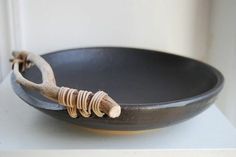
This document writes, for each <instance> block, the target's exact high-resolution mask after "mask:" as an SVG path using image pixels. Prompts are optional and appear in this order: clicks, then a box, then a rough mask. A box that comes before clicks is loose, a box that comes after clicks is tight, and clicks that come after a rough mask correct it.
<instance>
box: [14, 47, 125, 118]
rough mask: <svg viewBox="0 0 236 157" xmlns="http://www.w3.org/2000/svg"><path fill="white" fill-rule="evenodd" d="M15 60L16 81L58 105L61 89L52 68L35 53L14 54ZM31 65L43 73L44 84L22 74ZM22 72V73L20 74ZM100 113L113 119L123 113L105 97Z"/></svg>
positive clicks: (113, 102) (73, 98)
mask: <svg viewBox="0 0 236 157" xmlns="http://www.w3.org/2000/svg"><path fill="white" fill-rule="evenodd" d="M13 56H14V59H11V61H12V63H13V64H12V67H13V73H14V75H15V77H16V81H17V82H18V83H19V84H21V85H22V86H24V87H26V88H28V89H30V90H36V91H38V92H40V93H41V94H42V95H43V96H45V97H47V98H48V99H50V100H53V101H55V102H57V103H58V93H59V90H60V87H58V86H57V85H56V80H55V76H54V73H53V70H52V68H51V66H50V65H49V64H48V63H47V62H46V61H45V60H44V59H43V58H42V57H41V56H39V55H35V54H33V53H29V52H25V51H20V52H13ZM31 64H35V65H36V66H37V67H38V68H39V70H40V72H41V73H42V83H40V84H37V83H34V82H31V81H29V80H27V79H26V78H24V77H23V76H22V74H21V72H22V71H24V70H25V69H26V68H29V67H30V65H31ZM20 71H21V72H20ZM77 95H78V93H77V92H74V93H73V97H72V101H73V102H75V101H76V99H77ZM93 95H94V94H93V93H91V94H90V95H89V97H88V101H90V100H91V99H92V97H93ZM99 108H100V111H101V112H103V113H105V114H107V115H108V116H109V117H111V118H116V117H119V115H120V113H121V108H120V106H119V105H118V104H117V103H116V102H115V101H114V100H113V99H112V98H111V97H109V96H106V97H104V98H103V99H102V100H101V103H100V106H99Z"/></svg>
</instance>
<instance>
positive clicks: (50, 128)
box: [0, 75, 236, 150]
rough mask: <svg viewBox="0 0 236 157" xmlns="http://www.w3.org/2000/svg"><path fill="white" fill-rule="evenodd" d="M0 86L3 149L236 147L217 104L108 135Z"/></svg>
mask: <svg viewBox="0 0 236 157" xmlns="http://www.w3.org/2000/svg"><path fill="white" fill-rule="evenodd" d="M9 76H10V75H8V77H7V78H6V79H5V80H4V81H3V82H2V83H1V85H0V100H1V103H0V149H1V150H9V149H18V150H19V149H67V148H71V149H87V148H88V149H117V148H120V149H199V148H203V149H212V148H221V149H224V148H236V128H234V127H233V125H232V124H231V123H230V122H229V121H228V120H227V119H226V118H225V116H224V115H223V114H222V113H221V112H220V111H219V110H218V108H217V107H216V106H215V105H212V106H211V107H210V108H209V109H207V110H206V111H204V112H203V113H201V114H199V115H198V116H196V117H194V118H192V119H191V120H188V121H186V122H183V123H180V124H177V125H174V126H171V127H167V128H163V129H156V130H151V131H147V132H144V133H140V134H132V135H108V134H100V133H95V132H91V131H88V130H85V129H83V128H81V127H78V126H76V125H74V124H69V123H66V122H63V121H59V120H57V119H54V118H52V117H49V116H47V115H46V114H44V113H41V112H40V111H38V110H36V109H34V108H32V107H31V106H29V105H28V104H26V103H25V102H23V101H22V100H21V99H20V98H18V97H17V96H16V95H15V93H14V92H13V90H12V88H11V84H10V77H9Z"/></svg>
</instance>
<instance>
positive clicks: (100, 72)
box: [12, 47, 224, 130]
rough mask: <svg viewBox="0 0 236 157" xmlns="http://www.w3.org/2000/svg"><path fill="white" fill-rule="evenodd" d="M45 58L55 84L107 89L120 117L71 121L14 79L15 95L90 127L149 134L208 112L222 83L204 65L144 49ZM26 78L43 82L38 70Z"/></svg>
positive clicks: (82, 51) (68, 52)
mask: <svg viewBox="0 0 236 157" xmlns="http://www.w3.org/2000/svg"><path fill="white" fill-rule="evenodd" d="M43 58H45V59H46V61H47V62H48V63H49V64H50V65H51V66H52V68H53V71H54V73H55V77H56V80H57V85H59V86H67V87H71V88H77V89H86V90H91V91H93V92H95V91H97V90H104V91H106V92H107V93H109V95H110V96H111V97H112V98H113V99H114V100H116V101H117V102H118V103H119V104H120V105H121V108H122V111H121V115H120V117H119V118H115V119H112V118H109V117H107V116H105V117H103V118H98V117H96V116H92V117H90V118H83V117H79V118H76V119H73V118H70V117H69V115H68V114H67V111H66V110H65V108H64V107H62V106H60V105H58V104H56V103H54V102H51V101H50V100H47V99H46V98H44V97H42V96H41V95H40V94H39V93H37V92H32V91H29V90H27V89H24V88H23V87H22V86H20V85H18V84H17V83H16V81H15V77H14V75H12V86H13V88H14V91H15V92H16V94H17V95H18V96H19V97H20V98H21V99H23V100H24V101H25V102H27V103H28V104H29V105H31V106H33V107H35V108H37V109H39V110H41V111H43V112H45V113H47V114H48V115H51V116H53V117H55V118H58V119H61V120H65V121H68V122H72V123H75V124H78V125H80V126H85V127H89V128H99V129H106V130H145V129H153V128H160V127H165V126H169V125H172V124H176V123H179V122H182V121H184V120H187V119H189V118H191V117H194V116H195V115H197V114H199V113H200V112H202V111H203V110H205V109H206V108H208V107H209V106H210V105H211V104H212V103H213V102H214V100H215V98H216V96H217V94H218V93H219V92H220V91H221V89H222V87H223V80H224V79H223V76H222V74H221V73H220V72H219V71H218V70H216V69H215V68H213V67H211V66H209V65H207V64H204V63H202V62H199V61H196V60H193V59H189V58H186V57H181V56H177V55H173V54H168V53H163V52H158V51H151V50H144V49H135V48H117V47H94V48H79V49H71V50H62V51H58V52H53V53H49V54H45V55H43ZM23 76H24V77H26V78H27V79H29V80H31V81H34V82H37V83H40V82H41V74H40V72H39V71H38V69H37V68H36V67H35V66H33V67H32V68H30V69H28V70H26V71H25V72H24V73H23ZM26 114H27V113H26Z"/></svg>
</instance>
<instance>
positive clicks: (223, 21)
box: [208, 0, 236, 126]
mask: <svg viewBox="0 0 236 157" xmlns="http://www.w3.org/2000/svg"><path fill="white" fill-rule="evenodd" d="M213 2H214V3H213V4H212V13H211V14H212V16H211V23H210V28H211V29H210V34H209V37H210V45H209V58H208V62H209V63H210V64H212V65H213V66H215V67H217V68H218V69H219V70H220V71H221V72H223V74H224V76H225V86H224V89H223V92H222V93H221V96H220V97H219V99H218V101H217V104H218V106H219V107H220V109H221V110H222V111H223V113H225V114H226V115H227V117H228V118H229V119H230V120H231V121H232V122H233V123H234V125H235V126H236V1H235V0H225V1H222V0H214V1H213Z"/></svg>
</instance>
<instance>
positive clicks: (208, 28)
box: [0, 0, 236, 123]
mask: <svg viewBox="0 0 236 157" xmlns="http://www.w3.org/2000/svg"><path fill="white" fill-rule="evenodd" d="M0 2H1V3H0V5H1V8H0V22H1V23H0V32H1V33H3V34H4V35H3V37H4V38H3V39H4V41H5V42H8V41H10V44H9V43H4V42H1V43H0V44H1V45H7V46H5V48H0V50H1V52H0V57H1V60H2V61H4V62H3V63H2V64H1V69H3V70H4V71H8V70H9V66H10V65H9V64H8V63H7V62H6V60H8V58H7V56H9V52H10V50H13V49H14V50H22V49H24V50H28V51H32V52H34V53H38V54H42V53H47V52H50V51H54V50H59V49H67V48H75V47H87V46H129V47H139V48H147V49H155V50H163V51H167V52H171V53H176V54H179V55H184V56H188V57H192V58H195V59H199V60H203V61H205V62H209V63H211V64H213V65H215V66H216V67H218V68H219V69H220V70H221V71H223V72H224V74H225V76H226V77H227V78H226V79H227V80H226V88H225V90H224V92H223V93H222V96H220V97H219V101H218V104H219V107H220V108H221V109H222V110H223V111H224V113H226V115H227V116H228V117H229V118H230V119H231V120H232V121H234V122H235V123H236V118H235V116H233V114H234V115H236V114H235V110H236V109H235V106H233V104H234V103H233V102H234V101H233V98H234V96H236V95H234V93H236V90H235V81H233V80H235V72H234V71H233V68H232V67H233V66H235V63H236V61H235V60H234V59H233V58H235V47H236V42H235V30H236V29H234V28H236V27H235V19H236V18H234V17H235V16H233V15H236V9H235V6H236V5H235V1H233V0H232V1H231V0H229V1H227V0H226V1H220V0H216V1H211V0H148V1H147V0H99V1H96V0H8V1H7V0H0ZM6 8H7V9H6ZM5 15H7V16H5ZM2 21H3V22H2ZM2 26H4V27H2ZM1 27H2V28H1ZM8 28H10V30H8ZM6 32H9V33H6ZM0 39H1V37H0ZM232 73H234V75H232ZM4 74H5V73H4ZM227 82H228V83H227ZM233 82H234V83H233Z"/></svg>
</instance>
